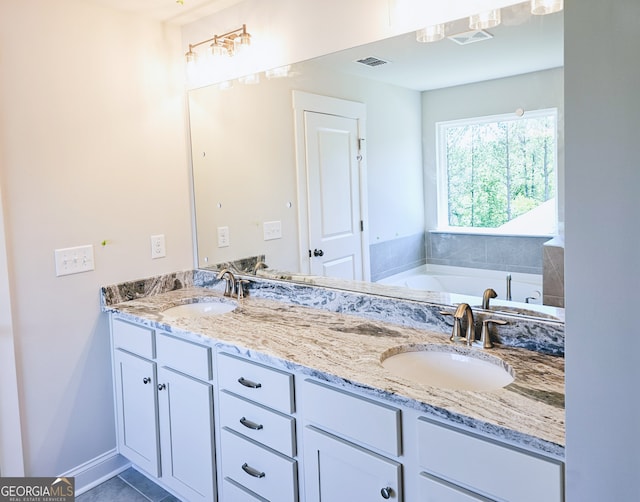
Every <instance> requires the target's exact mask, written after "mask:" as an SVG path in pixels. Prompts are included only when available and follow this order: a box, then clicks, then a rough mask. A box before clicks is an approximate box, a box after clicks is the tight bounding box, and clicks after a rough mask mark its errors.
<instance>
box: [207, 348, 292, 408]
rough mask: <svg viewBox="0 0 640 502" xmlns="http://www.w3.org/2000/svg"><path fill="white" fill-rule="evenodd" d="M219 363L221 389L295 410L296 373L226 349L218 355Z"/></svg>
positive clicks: (263, 402)
mask: <svg viewBox="0 0 640 502" xmlns="http://www.w3.org/2000/svg"><path fill="white" fill-rule="evenodd" d="M217 363H218V379H219V382H220V383H219V386H220V388H221V389H226V390H229V391H231V392H233V393H234V394H238V395H240V396H242V397H246V398H247V399H251V400H252V401H255V402H257V403H261V404H264V405H267V406H269V407H270V408H274V409H276V410H278V411H282V412H284V413H293V411H294V406H293V375H291V374H289V373H286V372H284V371H280V370H277V369H275V368H270V367H268V366H264V365H262V364H259V363H255V362H253V361H248V360H246V359H241V358H239V357H236V356H232V355H230V354H224V353H221V354H219V355H218V361H217Z"/></svg>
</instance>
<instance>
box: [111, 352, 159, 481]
mask: <svg viewBox="0 0 640 502" xmlns="http://www.w3.org/2000/svg"><path fill="white" fill-rule="evenodd" d="M114 369H115V371H114V373H115V393H116V410H117V422H118V449H119V451H120V453H121V454H122V455H124V456H125V457H126V458H128V459H129V460H131V462H133V463H134V464H136V465H138V466H139V467H141V468H142V469H144V470H145V471H147V472H148V473H149V474H152V475H154V476H158V475H159V474H160V465H159V460H160V456H159V436H158V414H157V409H158V406H157V404H158V403H157V394H156V365H155V363H153V362H151V361H148V360H146V359H143V358H141V357H138V356H134V355H133V354H129V353H128V352H123V351H122V350H115V351H114Z"/></svg>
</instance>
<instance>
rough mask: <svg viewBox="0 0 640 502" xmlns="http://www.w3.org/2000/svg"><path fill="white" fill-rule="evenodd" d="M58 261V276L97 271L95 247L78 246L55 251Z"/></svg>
mask: <svg viewBox="0 0 640 502" xmlns="http://www.w3.org/2000/svg"><path fill="white" fill-rule="evenodd" d="M54 255H55V260H56V276H57V277H60V276H61V275H71V274H79V273H81V272H89V271H90V270H94V269H95V265H94V262H93V246H92V245H91V244H89V245H87V246H77V247H73V248H62V249H56V250H55V251H54Z"/></svg>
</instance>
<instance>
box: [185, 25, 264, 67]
mask: <svg viewBox="0 0 640 502" xmlns="http://www.w3.org/2000/svg"><path fill="white" fill-rule="evenodd" d="M208 43H210V44H211V45H210V46H209V50H210V52H211V54H212V55H213V56H223V55H227V56H233V55H234V54H236V53H237V52H238V51H240V50H243V49H245V48H247V47H249V46H250V45H251V35H250V34H249V33H248V32H247V25H246V24H243V25H242V27H241V28H237V29H235V30H232V31H230V32H228V33H224V34H222V35H214V36H213V37H212V38H208V39H207V40H203V41H202V42H198V43H195V44H189V50H188V51H187V52H186V53H185V58H186V60H187V63H192V62H194V61H195V59H196V52H195V51H194V49H195V48H196V47H199V46H201V45H204V44H208Z"/></svg>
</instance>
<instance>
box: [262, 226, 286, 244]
mask: <svg viewBox="0 0 640 502" xmlns="http://www.w3.org/2000/svg"><path fill="white" fill-rule="evenodd" d="M262 230H263V233H264V240H265V241H270V240H273V239H281V238H282V222H281V221H265V222H264V223H263V224H262Z"/></svg>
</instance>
